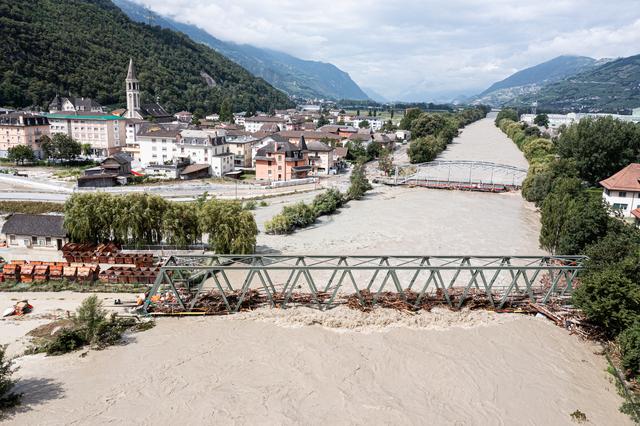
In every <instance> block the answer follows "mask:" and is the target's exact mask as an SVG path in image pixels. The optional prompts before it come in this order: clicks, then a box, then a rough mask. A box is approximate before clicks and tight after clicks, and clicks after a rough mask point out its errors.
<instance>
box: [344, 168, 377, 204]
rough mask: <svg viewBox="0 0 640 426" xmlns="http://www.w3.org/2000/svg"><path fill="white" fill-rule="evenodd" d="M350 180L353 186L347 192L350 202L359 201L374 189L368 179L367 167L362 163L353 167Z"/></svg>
mask: <svg viewBox="0 0 640 426" xmlns="http://www.w3.org/2000/svg"><path fill="white" fill-rule="evenodd" d="M350 180H351V185H349V189H348V190H347V198H348V199H349V200H359V199H360V198H362V197H363V196H364V194H366V193H367V191H369V190H370V189H371V188H372V187H371V184H370V183H369V179H367V172H366V169H365V166H364V164H362V163H358V164H356V165H355V166H354V167H353V171H352V172H351V177H350Z"/></svg>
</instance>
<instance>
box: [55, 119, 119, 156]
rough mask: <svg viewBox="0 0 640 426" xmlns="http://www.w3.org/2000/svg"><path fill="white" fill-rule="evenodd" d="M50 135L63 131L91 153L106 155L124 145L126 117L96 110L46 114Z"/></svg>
mask: <svg viewBox="0 0 640 426" xmlns="http://www.w3.org/2000/svg"><path fill="white" fill-rule="evenodd" d="M46 117H47V118H48V119H49V132H50V133H51V135H55V134H56V133H63V134H66V135H68V136H70V137H72V138H73V139H74V140H76V141H77V142H79V143H81V144H83V145H89V146H90V147H91V155H93V156H97V157H107V156H109V155H112V154H115V153H116V152H119V151H120V150H122V149H123V148H124V147H125V144H126V138H127V126H126V119H125V118H123V117H119V116H117V115H112V114H103V113H97V112H70V113H66V112H59V113H54V114H47V115H46Z"/></svg>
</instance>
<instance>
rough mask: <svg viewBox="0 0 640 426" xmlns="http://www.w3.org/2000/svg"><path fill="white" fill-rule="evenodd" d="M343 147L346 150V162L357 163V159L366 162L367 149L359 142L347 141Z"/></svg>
mask: <svg viewBox="0 0 640 426" xmlns="http://www.w3.org/2000/svg"><path fill="white" fill-rule="evenodd" d="M345 146H346V148H347V160H351V161H358V159H364V161H368V159H367V149H366V148H365V146H364V144H363V143H362V141H361V140H359V139H356V140H353V141H349V142H347V144H346V145H345Z"/></svg>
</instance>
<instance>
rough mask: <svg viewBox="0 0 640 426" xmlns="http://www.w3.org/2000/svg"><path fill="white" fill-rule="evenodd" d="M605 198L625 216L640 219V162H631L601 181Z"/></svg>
mask: <svg viewBox="0 0 640 426" xmlns="http://www.w3.org/2000/svg"><path fill="white" fill-rule="evenodd" d="M600 185H602V186H603V187H604V193H603V195H602V196H603V198H604V200H605V201H606V202H607V203H609V204H610V205H611V207H612V208H613V209H614V210H617V211H619V212H620V213H621V214H622V215H623V216H624V217H635V218H637V219H640V163H631V164H629V165H628V166H627V167H625V168H624V169H622V170H620V171H619V172H618V173H616V174H615V175H613V176H611V177H610V178H608V179H605V180H603V181H601V182H600Z"/></svg>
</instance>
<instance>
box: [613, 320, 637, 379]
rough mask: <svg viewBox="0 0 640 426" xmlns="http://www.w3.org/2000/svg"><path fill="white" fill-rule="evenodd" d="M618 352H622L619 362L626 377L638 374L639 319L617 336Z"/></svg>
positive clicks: (629, 377) (630, 377) (633, 376)
mask: <svg viewBox="0 0 640 426" xmlns="http://www.w3.org/2000/svg"><path fill="white" fill-rule="evenodd" d="M618 343H619V344H620V352H622V359H621V364H622V368H623V369H624V370H625V375H626V376H627V378H628V379H632V378H635V377H636V376H638V375H639V374H640V321H636V322H635V323H634V324H633V325H632V326H630V327H629V328H627V329H626V330H625V331H623V332H622V333H621V334H620V336H619V337H618Z"/></svg>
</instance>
